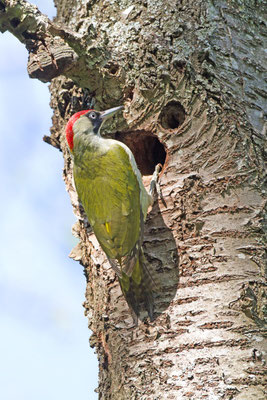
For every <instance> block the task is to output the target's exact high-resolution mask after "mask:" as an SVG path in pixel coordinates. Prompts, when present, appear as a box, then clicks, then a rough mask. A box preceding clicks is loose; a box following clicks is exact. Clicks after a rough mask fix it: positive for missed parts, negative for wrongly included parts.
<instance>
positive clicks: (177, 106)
mask: <svg viewBox="0 0 267 400" xmlns="http://www.w3.org/2000/svg"><path fill="white" fill-rule="evenodd" d="M184 120H185V109H184V107H183V106H182V104H181V103H179V101H170V102H169V103H168V104H166V106H165V107H163V109H162V111H161V113H160V115H159V123H160V125H161V126H162V128H164V129H176V128H178V127H179V126H180V125H182V123H183V122H184Z"/></svg>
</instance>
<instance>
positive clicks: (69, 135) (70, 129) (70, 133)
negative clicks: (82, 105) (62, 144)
mask: <svg viewBox="0 0 267 400" xmlns="http://www.w3.org/2000/svg"><path fill="white" fill-rule="evenodd" d="M89 111H91V110H82V111H79V112H77V113H76V114H73V115H72V116H71V117H70V119H69V121H68V123H67V125H66V130H65V131H66V139H67V142H68V145H69V148H70V150H71V151H72V150H73V124H74V122H76V121H77V119H79V118H80V117H81V116H82V115H83V114H86V113H88V112H89Z"/></svg>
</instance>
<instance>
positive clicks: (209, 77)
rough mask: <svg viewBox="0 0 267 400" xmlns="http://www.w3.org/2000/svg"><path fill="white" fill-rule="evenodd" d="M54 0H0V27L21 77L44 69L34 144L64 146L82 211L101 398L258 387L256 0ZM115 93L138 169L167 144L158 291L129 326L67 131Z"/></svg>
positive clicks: (158, 223) (249, 391)
mask: <svg viewBox="0 0 267 400" xmlns="http://www.w3.org/2000/svg"><path fill="white" fill-rule="evenodd" d="M55 3H56V6H57V11H58V15H57V17H56V19H55V21H49V20H48V18H47V17H46V16H44V15H42V14H41V13H40V12H39V11H38V10H37V9H36V7H34V6H31V5H29V4H28V3H26V2H25V1H22V0H20V1H14V0H1V1H0V29H1V31H2V32H3V31H5V30H9V31H11V32H12V33H13V34H15V35H16V37H18V39H19V40H20V41H21V42H22V43H24V44H26V46H27V48H28V49H29V51H30V56H29V57H30V58H29V64H28V71H29V74H30V76H31V77H37V78H38V79H40V80H42V81H51V80H52V82H51V85H50V91H51V106H52V108H53V109H54V117H53V127H52V128H51V136H50V137H45V141H46V142H48V143H50V144H52V145H53V146H54V147H57V148H59V149H60V150H61V151H62V152H63V156H64V160H65V167H64V172H63V177H64V180H65V183H66V187H67V190H68V192H69V194H70V198H71V201H72V204H73V209H74V213H75V214H76V215H77V218H78V220H77V223H76V224H75V226H74V227H73V233H74V235H75V236H76V237H78V238H79V239H80V242H79V244H78V246H77V247H76V248H75V249H73V250H72V253H71V257H72V258H74V259H75V260H78V261H80V263H81V264H82V265H83V266H84V270H85V275H86V278H87V289H86V301H85V303H84V307H85V312H86V315H87V317H88V320H89V327H90V329H91V330H92V331H93V335H92V336H91V338H90V344H91V346H93V347H95V348H96V351H97V354H98V357H99V366H100V372H99V388H98V392H99V398H100V399H116V400H117V399H144V400H145V399H154V400H156V399H163V398H164V399H187V398H190V399H205V398H206V399H238V400H241V399H257V400H260V399H264V398H266V393H265V386H264V385H265V382H266V381H265V376H266V369H265V368H266V367H265V361H264V359H265V358H266V357H265V356H266V353H265V351H266V340H265V336H264V333H265V327H266V324H265V322H266V290H265V289H266V281H265V267H266V264H265V263H266V253H265V252H266V241H265V239H266V236H265V235H266V230H264V227H266V224H265V223H264V221H265V219H264V218H265V213H264V210H265V207H266V186H265V174H266V169H265V165H264V161H265V158H266V153H265V152H264V139H265V137H264V136H265V130H266V125H264V110H265V109H266V106H265V104H266V92H265V89H264V62H265V60H266V59H264V54H263V43H264V39H265V35H266V30H265V28H266V27H265V25H266V23H265V21H264V19H263V15H264V2H263V1H261V0H258V1H257V0H254V1H253V0H229V1H226V0H209V1H204V0H187V1H183V0H177V1H174V2H169V1H164V0H154V1H153V2H152V1H150V0H148V1H136V2H134V3H133V2H132V1H129V0H114V1H105V0H102V1H98V2H96V1H79V0H78V1H77V0H76V1H74V0H72V1H66V0H56V2H55ZM265 65H266V64H265ZM122 103H123V104H124V105H125V112H124V116H123V118H122V117H121V116H117V117H116V119H115V120H113V121H112V122H111V123H110V125H109V126H108V127H107V129H106V134H108V135H110V136H112V137H116V138H117V139H119V140H122V141H124V142H126V143H127V144H128V145H129V146H132V149H133V151H134V152H136V154H137V155H138V157H139V165H140V168H141V170H142V169H143V171H142V172H143V173H144V174H145V175H146V174H149V173H151V172H150V171H151V166H152V165H153V162H155V158H154V155H153V154H154V153H157V154H159V153H160V151H161V152H162V147H160V145H158V143H159V142H160V143H161V144H162V145H163V146H164V149H165V151H166V159H165V163H164V168H163V171H162V173H161V176H160V185H161V190H162V195H163V197H162V198H159V199H158V202H157V203H156V204H155V205H154V207H153V209H152V210H151V212H150V214H149V216H148V220H147V223H146V227H145V240H144V247H145V253H146V257H147V259H148V260H149V262H150V263H151V264H152V265H153V267H154V269H155V271H156V273H157V275H158V278H159V279H160V281H161V283H162V290H161V292H160V293H158V294H157V299H156V315H157V318H156V320H155V321H153V322H152V323H148V322H147V321H146V320H143V321H141V322H140V323H139V325H138V327H135V326H134V325H133V323H132V319H131V315H130V313H129V310H128V307H127V305H126V302H125V300H124V298H123V296H122V293H121V291H120V288H119V284H118V282H117V279H116V277H115V275H114V273H113V271H112V270H111V268H110V266H109V264H108V262H107V260H106V258H105V256H104V254H103V252H102V251H101V249H100V247H99V245H98V243H97V241H96V239H95V236H94V235H93V233H92V232H91V230H90V227H89V225H88V222H87V220H86V216H85V215H84V212H83V210H82V208H81V206H80V205H79V202H78V198H77V194H76V192H75V189H74V187H73V182H72V165H71V159H70V157H69V154H68V151H67V146H66V142H65V137H64V126H65V124H66V121H67V120H68V118H69V117H70V115H71V114H72V113H74V112H76V111H79V110H80V109H83V108H86V107H87V108H88V106H94V107H95V108H96V109H105V108H108V107H112V106H116V105H120V104H122ZM264 106H265V107H264ZM147 137H149V138H153V139H149V140H152V141H154V142H153V143H154V146H156V147H155V151H153V152H150V153H149V151H148V150H147V149H148V147H149V146H151V144H150V145H147V142H146V140H147V139H145V138H147ZM156 141H158V142H156ZM151 143H152V142H151ZM155 143H157V145H156V144H155ZM146 146H148V147H146ZM160 148H161V150H159V149H160ZM162 154H163V153H162ZM148 155H149V156H148ZM146 156H147V157H146ZM138 157H137V158H138ZM162 157H163V156H162ZM164 158H165V155H164ZM146 160H147V164H146ZM144 180H145V182H146V183H148V182H149V176H148V177H147V176H145V177H144Z"/></svg>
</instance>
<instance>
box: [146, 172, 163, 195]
mask: <svg viewBox="0 0 267 400" xmlns="http://www.w3.org/2000/svg"><path fill="white" fill-rule="evenodd" d="M161 170H162V165H161V164H157V165H156V167H155V170H154V173H153V175H152V179H151V182H150V189H149V193H150V195H151V196H152V199H153V202H154V201H155V200H156V198H157V197H158V195H160V197H162V195H161V189H160V184H159V182H158V180H159V173H160V171H161Z"/></svg>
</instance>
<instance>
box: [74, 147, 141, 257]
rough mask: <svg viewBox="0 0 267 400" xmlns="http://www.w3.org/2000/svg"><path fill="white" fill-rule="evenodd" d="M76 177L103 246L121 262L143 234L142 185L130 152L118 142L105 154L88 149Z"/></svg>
mask: <svg viewBox="0 0 267 400" xmlns="http://www.w3.org/2000/svg"><path fill="white" fill-rule="evenodd" d="M74 181H75V186H76V189H77V192H78V196H79V198H80V200H81V202H82V204H83V207H84V210H85V212H86V215H87V217H88V220H89V222H90V224H91V225H92V228H93V230H94V233H95V235H96V237H97V239H98V241H99V243H100V245H101V247H102V248H103V250H104V251H105V253H106V254H107V256H108V257H109V258H110V259H116V260H118V261H119V263H120V260H121V259H122V258H123V257H125V256H126V255H129V254H130V253H131V251H132V250H133V249H134V247H135V245H136V243H137V242H138V240H139V236H140V223H141V221H140V188H139V183H138V180H137V178H136V175H135V173H134V171H133V169H132V166H131V163H130V160H129V155H128V154H127V152H126V151H125V149H124V148H123V147H122V146H120V144H117V143H116V144H113V145H112V146H111V148H110V149H109V150H108V151H107V152H106V153H104V154H101V153H99V154H98V153H97V152H94V154H93V156H92V152H88V151H85V153H84V156H83V162H82V165H79V166H77V165H74Z"/></svg>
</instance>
